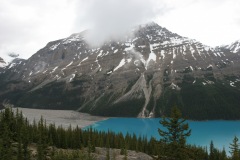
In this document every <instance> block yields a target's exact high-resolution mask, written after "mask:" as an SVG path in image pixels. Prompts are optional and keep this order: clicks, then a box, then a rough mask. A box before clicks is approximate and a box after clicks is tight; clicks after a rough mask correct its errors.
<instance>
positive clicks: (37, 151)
mask: <svg viewBox="0 0 240 160" xmlns="http://www.w3.org/2000/svg"><path fill="white" fill-rule="evenodd" d="M160 123H161V124H162V125H163V126H164V127H166V129H165V130H164V129H162V128H159V130H158V131H159V134H160V135H161V137H162V138H161V139H155V138H153V137H152V138H151V139H147V137H137V136H136V135H134V134H133V135H131V134H126V135H123V134H122V133H114V132H111V131H109V132H101V131H96V130H93V129H91V128H90V129H81V128H79V127H75V128H73V127H71V126H69V127H68V128H67V129H66V128H63V127H62V126H55V124H50V125H47V124H46V121H45V120H44V119H43V118H41V119H40V121H38V122H36V121H33V122H31V123H30V122H29V121H28V119H27V118H25V117H24V116H23V114H22V113H21V112H19V111H16V112H13V110H12V109H11V107H5V109H4V110H2V111H1V112H0V160H95V159H96V160H98V159H99V157H98V156H97V155H98V154H100V153H97V150H96V148H101V149H103V150H105V152H104V153H105V155H103V156H102V158H101V159H106V160H110V159H111V160H115V159H116V156H115V155H114V154H112V153H111V154H110V150H111V149H119V150H120V154H121V155H122V157H123V159H124V160H127V159H128V151H135V152H137V153H146V154H147V155H149V156H150V157H151V158H152V159H159V160H239V159H240V158H239V157H240V156H239V144H238V138H237V137H233V138H234V139H233V141H232V142H231V143H230V149H231V156H230V157H229V156H227V154H226V151H225V149H224V148H223V149H222V150H219V149H217V148H215V147H214V143H213V142H209V147H199V146H194V145H189V144H186V138H187V137H189V136H191V129H190V128H189V126H188V124H187V123H186V122H185V119H183V118H182V117H181V112H180V111H179V110H178V109H177V108H176V107H174V108H173V109H172V112H171V116H170V117H168V118H163V119H162V120H161V121H160Z"/></svg>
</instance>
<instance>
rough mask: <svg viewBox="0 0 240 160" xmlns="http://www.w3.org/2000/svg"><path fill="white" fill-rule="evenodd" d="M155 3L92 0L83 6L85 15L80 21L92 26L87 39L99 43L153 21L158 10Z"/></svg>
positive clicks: (124, 0) (149, 1)
mask: <svg viewBox="0 0 240 160" xmlns="http://www.w3.org/2000/svg"><path fill="white" fill-rule="evenodd" d="M154 4H155V3H154V2H153V1H152V0H90V1H88V2H87V3H85V4H84V7H83V6H81V7H82V8H85V10H84V15H85V16H84V18H82V19H79V21H81V22H83V23H84V24H86V26H89V28H90V31H89V34H88V36H87V40H88V41H89V42H90V43H91V44H93V45H99V44H101V43H103V42H104V41H106V40H108V39H118V38H121V36H122V35H124V33H125V32H127V31H128V30H129V29H130V28H131V27H133V26H135V25H138V24H142V23H146V22H149V21H151V20H152V19H153V18H154V17H155V16H156V15H157V12H158V10H157V8H156V9H155V7H154ZM81 5H83V4H81Z"/></svg>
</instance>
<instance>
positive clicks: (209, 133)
mask: <svg viewBox="0 0 240 160" xmlns="http://www.w3.org/2000/svg"><path fill="white" fill-rule="evenodd" d="M159 120H160V119H159V118H149V119H142V118H110V119H107V120H103V121H99V122H97V123H95V124H93V125H91V127H92V128H93V129H96V130H99V131H108V130H110V131H114V132H122V133H123V134H126V133H131V134H132V133H135V134H136V135H138V136H147V137H148V138H150V137H151V136H153V137H155V138H157V139H159V138H160V136H159V134H158V131H157V130H158V128H159V127H162V126H161V125H160V123H159ZM187 122H188V124H189V127H190V129H191V130H192V134H191V136H190V137H189V138H188V139H187V143H189V144H195V145H199V146H207V147H208V148H209V144H210V141H211V140H213V143H214V146H215V147H217V148H219V149H222V148H223V147H225V149H226V151H227V152H228V151H229V143H231V142H232V140H233V138H234V136H235V135H236V136H238V137H239V138H240V121H223V120H216V121H187ZM89 127H90V126H89Z"/></svg>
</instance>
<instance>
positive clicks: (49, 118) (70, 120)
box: [13, 108, 108, 128]
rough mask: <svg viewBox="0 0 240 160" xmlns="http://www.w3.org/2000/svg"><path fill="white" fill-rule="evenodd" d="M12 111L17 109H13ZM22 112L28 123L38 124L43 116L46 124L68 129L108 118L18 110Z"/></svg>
mask: <svg viewBox="0 0 240 160" xmlns="http://www.w3.org/2000/svg"><path fill="white" fill-rule="evenodd" d="M13 110H14V111H16V110H17V108H13ZM18 110H19V111H22V113H23V115H24V117H27V119H28V120H29V122H31V123H32V122H33V120H34V119H35V120H36V122H38V121H39V120H40V118H41V116H43V119H45V120H46V123H47V124H55V125H56V126H61V125H62V127H63V128H68V127H69V125H70V124H71V126H72V127H73V128H75V127H77V126H78V127H80V128H83V127H86V126H89V125H91V124H93V123H95V122H98V121H102V120H106V119H108V117H100V116H92V115H90V114H87V113H80V112H76V111H71V110H46V109H30V108H18Z"/></svg>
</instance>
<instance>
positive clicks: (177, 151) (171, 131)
mask: <svg viewBox="0 0 240 160" xmlns="http://www.w3.org/2000/svg"><path fill="white" fill-rule="evenodd" d="M185 121H186V120H185V119H183V118H182V114H181V112H180V110H179V109H178V108H177V107H173V108H172V111H171V116H170V117H169V118H165V117H164V118H162V120H160V124H162V125H163V127H165V128H166V130H164V129H160V128H159V129H158V132H159V135H160V136H161V138H162V139H161V140H160V141H161V142H162V143H166V144H167V145H168V146H169V147H170V148H169V149H168V153H165V154H166V155H168V156H170V157H172V158H177V159H180V160H181V159H186V156H187V155H186V153H185V145H186V138H187V137H189V136H190V135H191V130H190V129H189V126H188V123H185Z"/></svg>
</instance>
